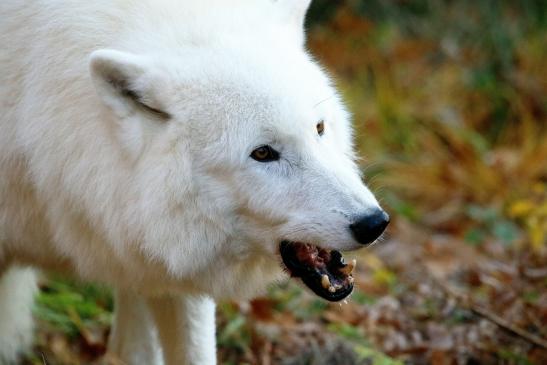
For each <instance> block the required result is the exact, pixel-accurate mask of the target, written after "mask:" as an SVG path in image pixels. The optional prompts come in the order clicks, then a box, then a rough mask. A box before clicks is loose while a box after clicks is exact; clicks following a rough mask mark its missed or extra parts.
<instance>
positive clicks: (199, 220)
mask: <svg viewBox="0 0 547 365" xmlns="http://www.w3.org/2000/svg"><path fill="white" fill-rule="evenodd" d="M308 3H309V1H296V0H279V1H269V0H263V3H262V4H258V2H256V1H253V2H248V1H240V2H237V4H239V5H241V6H239V7H238V6H234V5H233V4H230V5H231V6H230V7H229V8H228V7H227V6H226V5H222V4H221V2H219V3H218V4H217V5H218V7H220V8H221V9H222V10H223V11H222V12H221V11H220V10H219V11H218V12H215V14H214V15H209V17H212V19H208V20H207V21H206V22H205V21H203V24H200V25H199V26H197V25H196V29H199V30H196V29H193V28H194V27H192V26H191V25H185V27H186V28H185V30H184V31H180V32H179V33H177V30H178V27H181V25H177V26H174V27H173V28H172V32H167V34H168V35H166V37H167V38H169V37H173V34H179V36H180V39H178V40H177V41H176V42H174V43H171V44H169V43H165V42H166V41H165V40H163V41H162V40H160V41H159V44H158V43H154V42H151V43H150V44H146V45H142V44H141V45H139V46H138V47H137V46H134V47H133V48H132V49H133V50H132V51H131V52H127V51H120V50H113V49H103V50H97V51H95V52H93V54H92V55H91V58H90V69H91V76H92V79H93V82H94V84H95V86H96V90H97V93H98V95H99V96H100V98H101V99H102V101H103V103H104V105H105V106H106V107H107V108H108V111H109V114H108V115H109V116H110V119H111V122H112V125H113V126H114V127H113V129H114V130H115V134H116V136H117V137H116V141H117V142H116V143H117V144H118V145H119V151H120V154H121V155H123V156H125V158H126V159H127V160H128V161H130V162H131V165H132V169H133V181H132V184H131V186H130V187H128V190H130V191H131V192H132V196H135V197H136V198H135V199H134V200H133V202H132V205H133V206H132V207H131V209H132V213H131V214H129V215H130V216H131V217H132V222H131V224H130V226H131V227H132V228H130V229H131V230H133V231H136V232H138V234H136V235H135V237H138V239H137V241H138V242H139V244H138V245H137V246H138V250H140V251H141V252H142V253H143V254H144V255H145V256H147V257H150V258H151V259H152V260H151V261H153V262H156V263H161V265H162V266H163V267H165V269H166V270H167V271H168V273H169V275H170V276H171V277H174V278H177V279H179V280H180V281H181V282H184V283H188V282H191V283H192V287H194V288H197V290H202V291H204V292H207V293H209V294H211V295H213V296H216V297H225V296H236V295H250V294H254V293H255V290H256V288H258V287H265V283H266V282H268V281H271V280H272V279H273V278H275V277H278V276H279V274H280V273H281V272H282V268H286V269H288V271H289V272H290V273H291V274H292V275H293V276H298V277H301V278H302V279H303V281H304V282H305V283H306V284H307V285H308V286H309V287H310V288H311V289H312V290H314V291H315V292H316V293H317V294H319V295H321V296H322V297H324V298H326V299H330V300H338V299H341V298H343V297H345V296H346V295H347V294H349V292H351V289H352V285H351V284H352V281H351V280H348V275H349V274H348V273H347V272H346V275H342V274H341V272H342V273H343V272H344V270H346V271H347V264H345V263H344V262H343V260H342V259H341V257H340V254H338V251H337V250H354V249H358V248H361V247H363V246H364V245H368V244H370V243H371V242H373V241H374V240H375V239H376V238H377V237H378V236H379V235H380V234H381V233H382V231H383V230H384V228H385V226H386V225H387V222H388V217H387V215H386V214H385V213H384V212H383V211H382V209H381V208H380V207H379V205H378V203H377V201H376V199H375V198H374V196H373V195H372V194H371V192H370V191H369V190H368V189H367V187H366V186H365V185H364V184H363V183H362V180H361V176H360V173H359V171H358V169H357V168H356V165H355V164H354V162H353V161H354V155H353V149H352V136H351V127H350V121H349V115H348V113H347V111H346V110H345V108H344V106H343V103H342V102H341V100H340V97H339V95H338V94H337V92H336V90H335V89H334V87H333V85H332V83H331V81H330V80H329V78H328V77H327V75H326V74H325V72H324V71H323V70H322V69H321V68H320V67H319V66H318V65H317V64H316V62H314V61H313V59H312V58H311V57H310V56H309V54H308V53H307V52H306V51H305V49H304V47H303V22H304V15H305V12H306V9H307V6H308ZM199 7H200V6H196V8H195V9H194V8H191V9H190V10H188V9H186V10H187V11H190V12H192V11H196V14H198V13H199ZM217 10H218V9H217ZM201 17H203V14H202V15H201ZM163 27H165V25H163ZM188 29H190V30H188ZM192 29H193V30H192ZM156 42H157V41H156ZM162 42H164V43H162ZM177 44H178V46H176V45H177ZM319 261H320V262H319ZM325 275H326V276H327V278H328V279H329V280H328V285H327V284H326V283H325V280H326V279H325V278H324V276H325ZM333 288H334V289H333Z"/></svg>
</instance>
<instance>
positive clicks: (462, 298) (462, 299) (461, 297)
mask: <svg viewBox="0 0 547 365" xmlns="http://www.w3.org/2000/svg"><path fill="white" fill-rule="evenodd" d="M426 270H427V268H426ZM427 271H428V273H429V276H430V277H431V278H432V279H433V282H434V283H435V284H436V285H437V286H438V287H440V288H441V289H442V290H443V291H444V292H445V294H446V295H448V296H449V297H451V298H453V299H455V300H456V301H457V302H458V303H460V305H462V306H463V307H465V308H466V309H469V310H470V311H472V312H473V313H475V314H477V315H479V316H481V317H484V318H486V319H487V320H489V321H490V322H492V323H494V324H496V325H498V326H499V327H501V328H503V329H505V330H507V331H509V332H511V333H513V334H515V335H517V336H519V337H522V338H523V339H525V340H527V341H528V342H531V343H533V344H534V345H536V346H539V347H543V348H544V349H546V350H547V340H545V339H543V338H541V337H539V336H536V335H534V334H532V333H530V332H528V331H525V330H523V329H522V328H520V327H518V326H516V325H514V324H512V323H510V322H509V321H507V320H505V319H503V318H501V317H500V316H498V315H497V314H495V313H492V312H490V311H489V310H488V309H486V308H484V307H482V306H480V305H478V304H476V303H474V302H473V301H472V300H471V298H470V297H469V296H468V295H465V294H463V293H459V292H457V291H456V290H454V289H453V288H451V287H449V286H448V285H446V284H445V283H443V282H442V281H441V280H439V279H438V278H437V277H435V275H433V274H432V273H431V272H430V271H429V270H427Z"/></svg>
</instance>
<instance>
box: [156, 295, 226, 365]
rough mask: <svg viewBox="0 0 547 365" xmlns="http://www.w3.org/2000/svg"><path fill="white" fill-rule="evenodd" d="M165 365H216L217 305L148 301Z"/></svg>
mask: <svg viewBox="0 0 547 365" xmlns="http://www.w3.org/2000/svg"><path fill="white" fill-rule="evenodd" d="M148 305H149V308H150V311H151V313H152V317H153V318H154V321H155V323H156V326H157V329H158V337H159V341H160V343H161V347H162V349H163V358H164V362H165V365H198V364H199V365H213V364H216V339H215V303H214V302H213V300H212V299H210V298H208V297H196V296H167V297H159V298H150V299H148Z"/></svg>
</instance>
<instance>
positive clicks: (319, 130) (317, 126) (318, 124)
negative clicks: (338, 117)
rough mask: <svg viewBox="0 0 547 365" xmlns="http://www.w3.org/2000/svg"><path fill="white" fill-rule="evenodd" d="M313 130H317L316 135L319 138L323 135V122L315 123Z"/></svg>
mask: <svg viewBox="0 0 547 365" xmlns="http://www.w3.org/2000/svg"><path fill="white" fill-rule="evenodd" d="M315 128H316V129H317V134H319V135H320V136H322V135H323V133H325V122H323V121H320V122H319V123H317V125H316V126H315Z"/></svg>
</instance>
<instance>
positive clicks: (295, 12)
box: [273, 0, 311, 27]
mask: <svg viewBox="0 0 547 365" xmlns="http://www.w3.org/2000/svg"><path fill="white" fill-rule="evenodd" d="M273 1H274V3H275V6H277V7H279V8H280V9H281V11H282V16H283V17H284V18H285V20H286V21H287V22H290V23H293V24H295V25H296V26H298V27H303V26H304V20H305V19H306V12H307V11H308V8H309V6H310V3H311V0H273Z"/></svg>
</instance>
